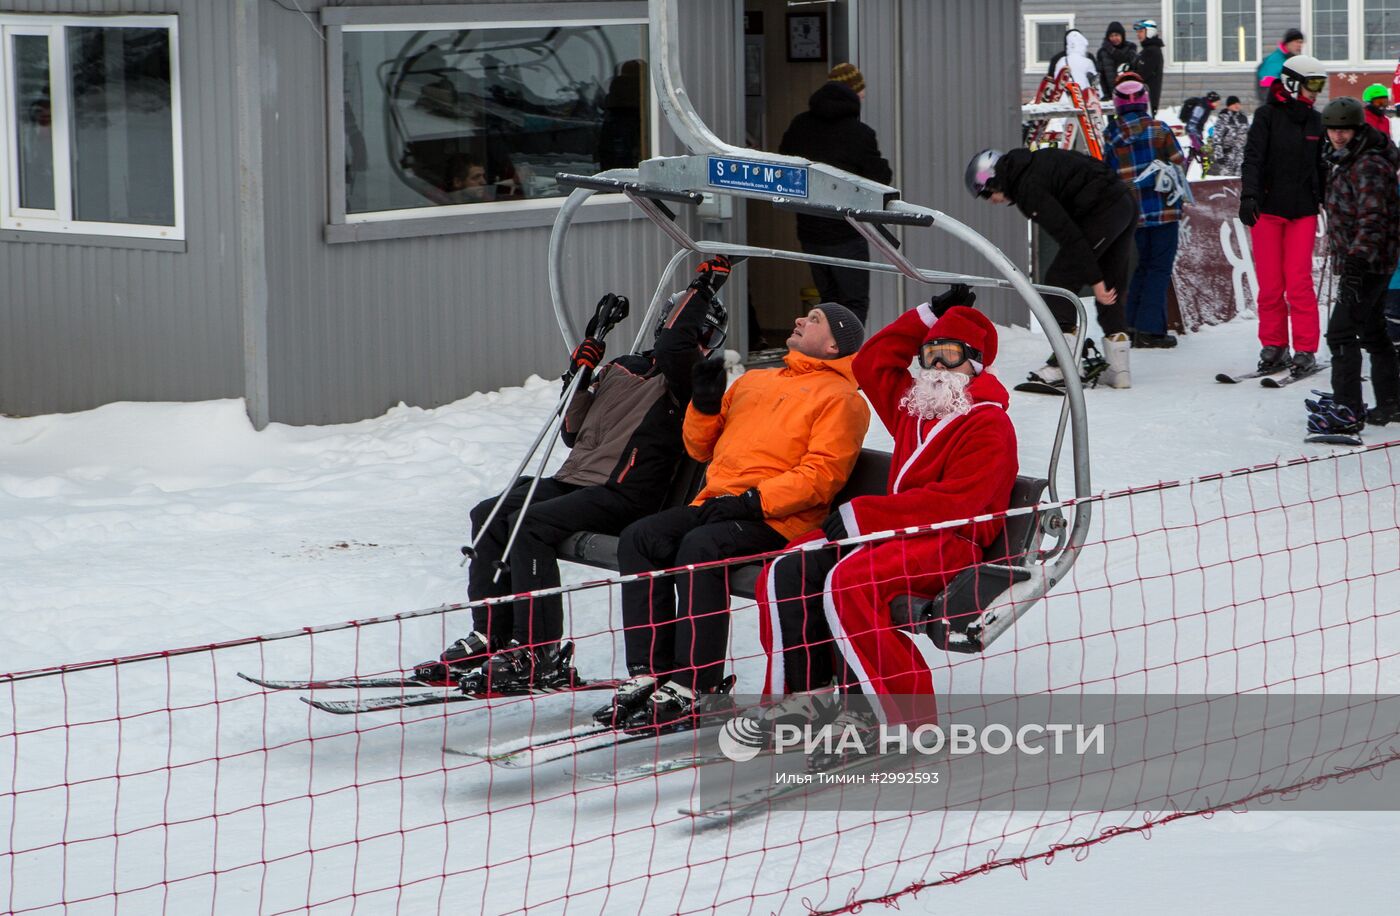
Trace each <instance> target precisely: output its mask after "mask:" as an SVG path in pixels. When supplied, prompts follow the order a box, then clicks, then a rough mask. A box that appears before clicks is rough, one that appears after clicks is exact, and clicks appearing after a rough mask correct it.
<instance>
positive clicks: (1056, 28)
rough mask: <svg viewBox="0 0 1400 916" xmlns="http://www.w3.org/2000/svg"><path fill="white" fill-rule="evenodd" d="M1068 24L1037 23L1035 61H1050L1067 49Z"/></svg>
mask: <svg viewBox="0 0 1400 916" xmlns="http://www.w3.org/2000/svg"><path fill="white" fill-rule="evenodd" d="M1067 31H1069V23H1068V22H1037V23H1036V24H1035V59H1036V60H1043V61H1047V62H1048V61H1049V60H1050V58H1052V57H1054V56H1055V55H1056V54H1059V53H1060V52H1061V51H1063V50H1064V49H1065V32H1067Z"/></svg>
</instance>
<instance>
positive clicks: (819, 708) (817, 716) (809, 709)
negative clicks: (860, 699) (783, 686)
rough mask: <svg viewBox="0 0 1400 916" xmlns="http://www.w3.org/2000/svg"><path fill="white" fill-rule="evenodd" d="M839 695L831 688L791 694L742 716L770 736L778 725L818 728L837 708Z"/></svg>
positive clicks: (833, 715)
mask: <svg viewBox="0 0 1400 916" xmlns="http://www.w3.org/2000/svg"><path fill="white" fill-rule="evenodd" d="M841 705H842V704H841V695H840V694H838V693H837V692H836V689H835V688H834V687H824V688H822V689H820V690H804V691H802V692H801V693H792V694H788V695H787V696H785V697H783V698H782V699H780V700H778V701H777V702H776V703H772V704H770V705H768V706H764V707H762V708H759V709H755V710H751V711H749V712H747V713H746V714H745V715H746V717H747V718H748V719H750V720H752V721H753V722H754V724H756V725H757V726H758V730H759V733H760V734H763V735H766V736H769V737H771V736H772V735H773V733H774V732H776V731H777V730H778V726H780V725H795V726H797V727H799V728H801V727H802V726H805V725H810V726H813V727H814V728H820V727H821V726H823V725H825V724H826V723H827V722H829V721H831V720H832V719H833V718H834V717H835V716H836V715H837V713H839V712H840V711H841Z"/></svg>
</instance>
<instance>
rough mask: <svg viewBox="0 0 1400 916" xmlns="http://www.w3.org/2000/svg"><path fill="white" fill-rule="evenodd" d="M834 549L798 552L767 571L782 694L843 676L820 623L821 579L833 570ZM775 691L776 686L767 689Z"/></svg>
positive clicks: (823, 581) (823, 583)
mask: <svg viewBox="0 0 1400 916" xmlns="http://www.w3.org/2000/svg"><path fill="white" fill-rule="evenodd" d="M836 551H837V548H835V547H828V548H826V549H824V550H811V551H806V550H804V551H799V552H797V553H793V554H789V555H787V556H783V557H779V558H778V559H777V560H775V561H774V562H773V565H772V566H771V567H770V568H769V570H768V578H769V583H770V584H771V586H772V589H773V595H774V596H775V597H776V598H777V599H778V600H777V608H778V629H779V630H780V631H781V638H782V645H783V681H784V683H783V685H782V687H783V692H784V693H799V692H801V691H805V690H817V689H819V688H822V687H825V686H827V685H828V684H830V683H831V679H832V678H833V677H834V676H836V675H837V674H838V673H840V674H841V675H842V677H841V680H840V683H842V684H850V683H853V682H854V678H851V677H847V676H845V667H846V665H845V661H844V660H843V659H842V658H841V655H840V653H838V652H837V651H836V645H835V643H834V642H833V640H832V636H831V627H830V625H829V624H828V623H827V622H826V607H825V603H824V600H823V599H824V593H825V591H826V577H827V575H829V574H830V573H831V570H832V569H833V568H834V567H835V566H836V560H837V559H838V557H837V552H836ZM773 686H774V688H775V689H776V688H777V687H778V686H779V685H776V684H775V685H773Z"/></svg>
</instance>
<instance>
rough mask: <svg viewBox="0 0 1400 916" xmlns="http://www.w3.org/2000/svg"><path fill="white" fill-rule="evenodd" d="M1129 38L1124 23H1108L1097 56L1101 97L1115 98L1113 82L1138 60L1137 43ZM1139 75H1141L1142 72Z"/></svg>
mask: <svg viewBox="0 0 1400 916" xmlns="http://www.w3.org/2000/svg"><path fill="white" fill-rule="evenodd" d="M1127 39H1128V33H1127V32H1125V31H1124V30H1123V23H1121V22H1110V23H1109V24H1108V30H1107V31H1105V32H1104V36H1103V44H1101V45H1099V53H1098V56H1097V57H1096V58H1095V60H1096V63H1097V64H1098V66H1099V96H1100V97H1101V98H1104V99H1111V98H1113V84H1114V83H1115V82H1116V81H1117V79H1118V74H1119V73H1123V72H1125V71H1127V70H1132V69H1133V66H1134V64H1135V63H1136V62H1137V45H1135V44H1133V43H1132V42H1131V41H1128V40H1127ZM1134 72H1136V71H1134ZM1138 75H1139V76H1141V74H1138Z"/></svg>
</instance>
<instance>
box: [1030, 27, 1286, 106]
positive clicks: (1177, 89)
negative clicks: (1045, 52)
mask: <svg viewBox="0 0 1400 916" xmlns="http://www.w3.org/2000/svg"><path fill="white" fill-rule="evenodd" d="M1021 5H1022V7H1023V9H1022V12H1023V13H1026V14H1033V13H1037V14H1038V13H1044V14H1049V13H1072V14H1073V15H1074V24H1075V28H1077V29H1079V31H1081V32H1083V33H1084V35H1085V37H1086V38H1088V39H1089V49H1090V52H1091V53H1093V52H1096V51H1097V50H1098V47H1099V45H1100V44H1101V43H1102V42H1103V37H1104V31H1105V29H1107V28H1108V24H1109V23H1110V22H1113V21H1115V20H1116V21H1118V22H1121V23H1123V25H1124V27H1125V28H1126V29H1127V30H1128V40H1129V41H1136V38H1135V36H1134V35H1133V34H1132V25H1133V22H1134V20H1136V19H1139V18H1144V17H1149V16H1150V17H1153V18H1155V19H1156V20H1157V22H1158V24H1159V26H1160V27H1161V29H1162V34H1163V37H1164V38H1165V39H1166V41H1167V47H1166V59H1167V66H1166V72H1165V73H1164V75H1163V79H1162V104H1163V105H1170V106H1175V105H1179V104H1180V103H1181V101H1182V100H1183V99H1186V98H1189V97H1191V96H1195V95H1201V94H1202V93H1205V92H1207V91H1209V90H1211V89H1214V90H1215V91H1216V92H1219V93H1220V95H1221V96H1222V97H1227V96H1231V95H1237V96H1239V97H1240V99H1241V100H1242V101H1243V102H1244V107H1245V109H1246V110H1252V109H1253V108H1254V106H1255V102H1256V98H1255V94H1254V68H1255V67H1256V66H1257V65H1258V63H1259V61H1258V59H1257V58H1256V59H1255V60H1254V61H1253V62H1251V63H1250V64H1249V65H1248V66H1247V67H1234V68H1226V67H1220V66H1211V67H1207V66H1204V65H1201V64H1181V63H1174V62H1173V61H1172V57H1171V51H1172V49H1171V45H1172V41H1171V38H1170V36H1169V35H1168V34H1167V21H1166V20H1167V14H1168V12H1169V6H1170V4H1169V3H1167V2H1164V0H1156V2H1147V3H1141V4H1137V5H1133V6H1127V7H1125V6H1124V5H1123V4H1121V3H1116V2H1113V0H1022V4H1021ZM1302 15H1303V14H1302V3H1301V2H1300V0H1263V2H1262V3H1261V4H1260V45H1261V53H1262V54H1268V53H1269V52H1270V51H1272V50H1273V49H1274V48H1275V47H1276V46H1277V45H1278V42H1279V41H1280V40H1281V39H1282V38H1283V33H1284V32H1285V31H1287V30H1288V29H1290V28H1296V27H1299V24H1300V22H1301V21H1302ZM1304 31H1306V27H1304ZM1025 34H1026V28H1025V24H1024V22H1020V23H1018V24H1017V36H1016V47H1017V48H1018V56H1017V58H1016V60H1017V67H1018V68H1020V69H1021V72H1022V75H1021V94H1022V98H1023V99H1029V98H1030V97H1031V95H1032V94H1033V93H1034V92H1035V89H1036V87H1037V86H1039V85H1040V80H1041V77H1043V76H1044V75H1045V73H1044V70H1043V69H1037V70H1027V69H1026V68H1025V59H1026V54H1025V40H1026V39H1025Z"/></svg>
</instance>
